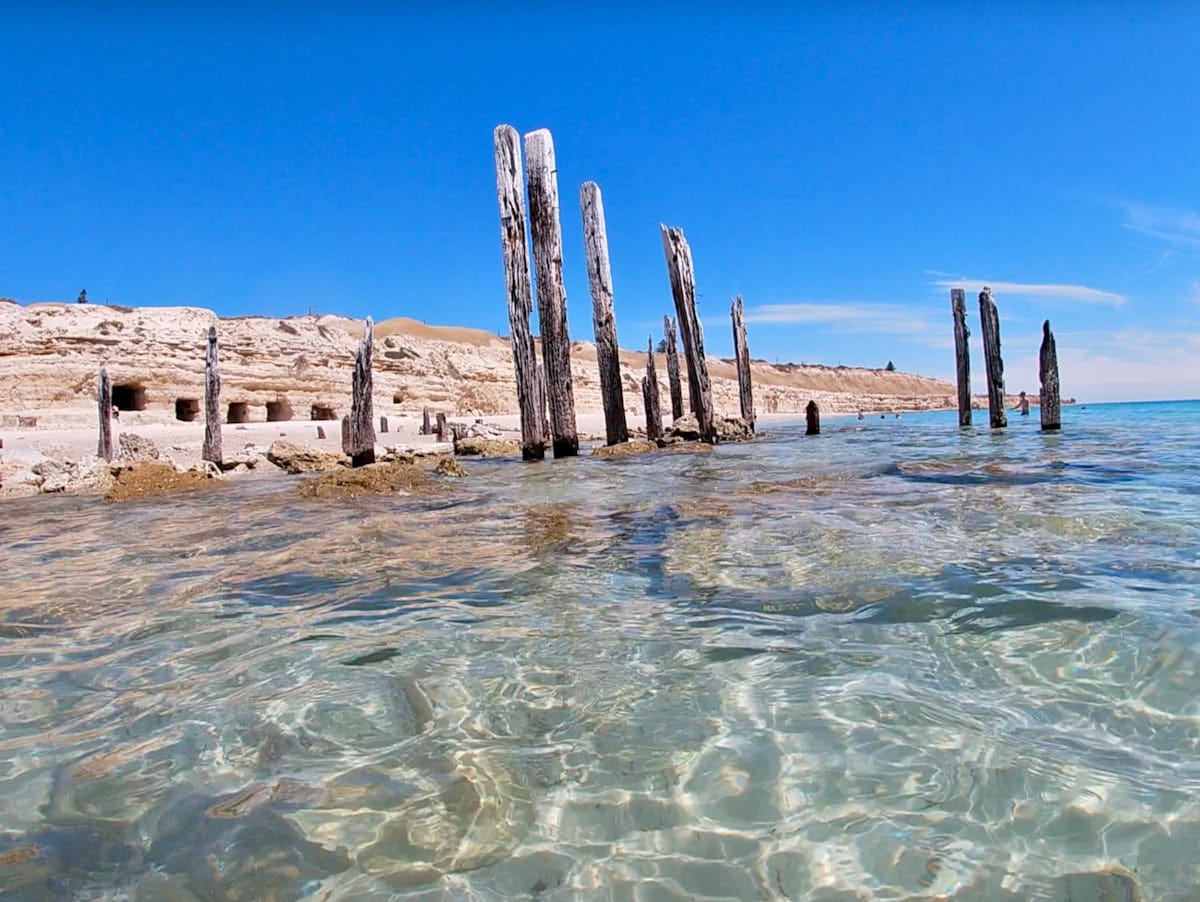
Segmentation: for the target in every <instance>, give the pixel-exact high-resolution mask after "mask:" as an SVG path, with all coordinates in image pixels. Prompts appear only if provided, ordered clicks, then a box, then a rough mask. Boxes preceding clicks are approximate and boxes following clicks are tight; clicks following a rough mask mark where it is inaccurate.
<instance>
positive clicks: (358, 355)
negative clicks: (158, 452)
mask: <svg viewBox="0 0 1200 902" xmlns="http://www.w3.org/2000/svg"><path fill="white" fill-rule="evenodd" d="M374 338H375V324H374V323H373V322H371V317H369V316H368V317H367V324H366V329H365V330H364V333H363V337H362V341H360V342H359V344H358V351H357V352H355V354H354V376H353V379H352V382H351V386H352V392H353V394H352V395H351V397H350V466H352V467H363V466H366V465H367V464H373V463H375V413H374V404H373V402H372V398H371V396H372V394H374V387H375V385H374V377H373V376H372V373H371V362H372V357H373V348H372V343H373V341H374Z"/></svg>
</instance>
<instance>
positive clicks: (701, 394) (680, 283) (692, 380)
mask: <svg viewBox="0 0 1200 902" xmlns="http://www.w3.org/2000/svg"><path fill="white" fill-rule="evenodd" d="M660 228H661V229H662V241H663V254H664V255H665V256H666V258H667V274H668V275H669V276H670V278H671V295H672V296H673V297H674V299H675V313H676V315H677V316H678V317H679V331H680V333H681V334H682V336H683V354H684V357H685V358H686V360H687V371H688V398H689V401H690V403H691V406H692V413H694V414H695V415H696V420H697V422H698V424H699V427H700V437H701V439H702V440H704V441H706V442H716V440H717V429H716V424H715V422H714V420H713V400H712V383H711V382H710V381H709V378H708V363H707V361H706V360H705V358H704V330H703V329H702V328H701V326H700V318H699V317H698V316H697V315H696V277H695V274H694V273H693V270H692V251H691V248H689V247H688V243H687V239H686V238H684V237H683V230H682V229H676V228H671V227H669V226H666V225H663V226H660Z"/></svg>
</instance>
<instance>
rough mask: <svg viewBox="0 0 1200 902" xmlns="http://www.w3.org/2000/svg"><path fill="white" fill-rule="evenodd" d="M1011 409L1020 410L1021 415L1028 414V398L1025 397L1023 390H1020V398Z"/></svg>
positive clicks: (1025, 415)
mask: <svg viewBox="0 0 1200 902" xmlns="http://www.w3.org/2000/svg"><path fill="white" fill-rule="evenodd" d="M1013 410H1019V411H1021V416H1023V417H1027V416H1029V399H1028V398H1026V397H1025V392H1021V396H1020V400H1019V401H1017V406H1016V407H1014V408H1013Z"/></svg>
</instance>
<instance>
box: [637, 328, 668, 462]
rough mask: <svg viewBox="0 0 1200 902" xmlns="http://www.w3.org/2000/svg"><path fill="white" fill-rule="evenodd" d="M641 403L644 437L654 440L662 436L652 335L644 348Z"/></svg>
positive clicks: (660, 404)
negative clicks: (644, 359)
mask: <svg viewBox="0 0 1200 902" xmlns="http://www.w3.org/2000/svg"><path fill="white" fill-rule="evenodd" d="M642 403H643V404H645V405H646V438H647V439H648V440H649V441H652V442H656V441H658V440H659V439H660V438H662V434H663V427H662V402H661V401H659V397H658V370H657V368H656V367H655V366H654V337H653V336H651V337H650V340H649V342H648V347H647V348H646V375H645V376H643V377H642Z"/></svg>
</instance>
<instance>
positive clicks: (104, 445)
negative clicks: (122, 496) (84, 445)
mask: <svg viewBox="0 0 1200 902" xmlns="http://www.w3.org/2000/svg"><path fill="white" fill-rule="evenodd" d="M96 407H97V409H98V410H99V414H100V440H99V441H98V442H97V443H96V456H97V457H102V458H104V459H105V460H107V461H111V460H112V459H113V447H112V446H113V440H112V380H111V379H109V378H108V367H104V366H102V367H100V375H99V377H98V378H97V380H96Z"/></svg>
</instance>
